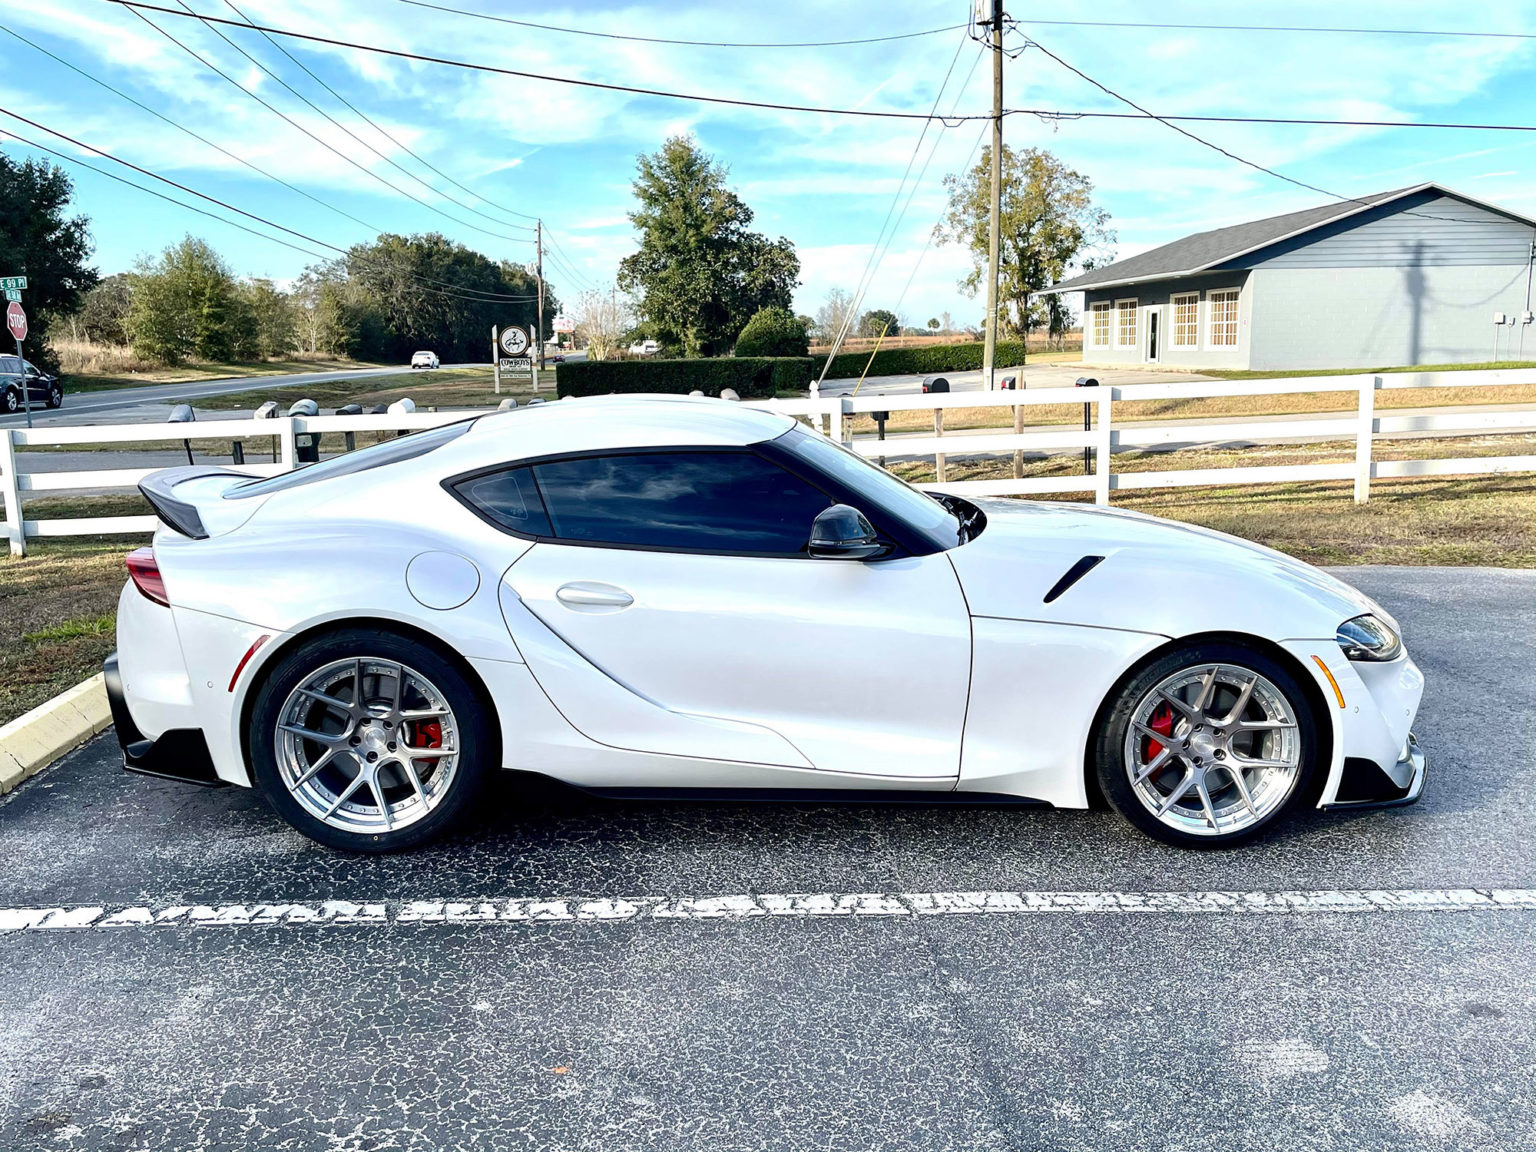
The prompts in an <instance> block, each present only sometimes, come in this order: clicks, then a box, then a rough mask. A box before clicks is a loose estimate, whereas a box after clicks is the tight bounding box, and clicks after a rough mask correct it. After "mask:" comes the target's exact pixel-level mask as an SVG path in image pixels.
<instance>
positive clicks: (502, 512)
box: [454, 468, 550, 536]
mask: <svg viewBox="0 0 1536 1152" xmlns="http://www.w3.org/2000/svg"><path fill="white" fill-rule="evenodd" d="M454 490H455V491H457V492H458V494H459V495H460V496H461V497H463V498H464V499H465V500H468V501H469V502H470V504H472V505H474V507H475V508H476V509H478V510H479V512H480V513H481V515H483V516H484V517H485V518H486V519H487V520H490V521H491V522H492V523H494V524H500V525H501V526H502V527H503V528H510V529H511V530H512V531H514V532H521V533H524V534H525V535H528V536H548V535H550V531H549V517H548V516H546V515H545V514H544V501H543V500H541V499H540V498H539V490H538V488H537V487H536V486H535V485H534V483H533V476H532V475H531V474H530V472H529V470H528V469H527V468H513V469H511V470H510V471H507V472H493V473H491V475H489V476H477V477H474V478H472V479H469V480H465V481H463V482H462V483H459V484H455V485H454Z"/></svg>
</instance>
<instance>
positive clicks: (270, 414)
mask: <svg viewBox="0 0 1536 1152" xmlns="http://www.w3.org/2000/svg"><path fill="white" fill-rule="evenodd" d="M251 417H252V418H253V419H255V420H272V419H275V418H276V417H277V401H276V400H268V401H267V402H266V403H265V404H263V405H261V407H259V408H257V409H256V411H254V412H252V413H251Z"/></svg>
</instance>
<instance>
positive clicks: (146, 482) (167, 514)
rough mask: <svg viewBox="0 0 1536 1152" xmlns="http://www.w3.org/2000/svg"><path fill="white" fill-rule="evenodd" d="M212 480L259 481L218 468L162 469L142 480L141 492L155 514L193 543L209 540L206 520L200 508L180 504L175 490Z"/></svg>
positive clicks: (180, 501) (202, 465)
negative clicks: (200, 481)
mask: <svg viewBox="0 0 1536 1152" xmlns="http://www.w3.org/2000/svg"><path fill="white" fill-rule="evenodd" d="M211 476H229V477H232V478H234V479H238V480H254V479H256V477H254V476H252V475H251V474H250V473H249V472H235V471H233V470H231V469H229V468H220V467H218V466H216V465H208V464H200V465H193V466H191V467H181V468H162V469H161V470H160V471H159V472H153V473H151V474H150V475H148V476H146V477H144V479H142V480H140V481H139V491H140V492H142V493H143V494H144V499H146V500H148V501H149V503H150V505H151V506H152V507H153V508H154V510H155V514H156V515H157V516H159V517H160V519H161V520H163V521H165V523H166V524H167V525H169V526H170V527H171V528H174V529H175V530H176V531H177V532H180V533H181V534H182V535H183V536H189V537H191V538H192V539H193V540H206V539H208V535H209V533H208V529H207V528H205V527H203V518H202V516H201V515H200V514H199V513H198V510H197V505H196V504H193V503H191V502H189V501H187V500H178V499H177V498H176V496H175V489H176V486H177V485H178V484H184V483H186V482H187V481H188V480H204V479H207V478H209V477H211Z"/></svg>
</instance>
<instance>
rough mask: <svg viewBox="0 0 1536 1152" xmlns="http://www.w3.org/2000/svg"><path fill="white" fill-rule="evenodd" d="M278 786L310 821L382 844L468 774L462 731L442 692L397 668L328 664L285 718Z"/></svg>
mask: <svg viewBox="0 0 1536 1152" xmlns="http://www.w3.org/2000/svg"><path fill="white" fill-rule="evenodd" d="M273 747H274V750H275V752H276V760H277V770H278V777H279V779H280V780H281V781H282V783H283V785H284V786H285V787H286V788H287V790H288V792H289V794H290V795H291V796H292V797H293V799H294V801H295V802H296V803H297V804H298V805H299V806H300V807H301V808H302V809H303V810H304V811H305V812H307V813H308V814H309V815H311V816H313V817H314V818H315V819H317V820H319V821H321V822H322V823H324V824H326V825H328V826H329V827H331V828H335V829H337V830H339V831H343V832H354V833H362V834H377V833H382V832H393V831H396V830H398V829H400V828H404V827H408V826H409V825H411V824H415V823H416V822H417V821H419V820H422V819H423V818H425V817H426V816H427V815H428V814H429V813H431V812H432V811H433V809H435V808H436V807H437V806H438V805H439V804H440V803H442V801H443V800H444V798H445V797H446V796H447V795H448V791H449V789H450V788H451V787H452V785H453V781H454V777H455V775H456V773H457V772H458V768H459V749H460V747H461V743H460V738H459V727H458V722H457V720H456V719H455V717H454V714H453V709H452V708H450V707H449V706H448V702H447V699H446V697H445V696H444V695H443V693H442V692H441V691H440V690H439V689H438V687H437V686H436V685H435V684H433V683H432V682H431V681H430V680H428V679H427V678H426V677H425V676H423V675H422V674H421V673H420V672H417V671H416V670H415V669H413V668H411V667H409V666H408V665H405V664H402V663H400V662H398V661H395V660H386V659H376V658H372V657H361V658H354V659H347V660H337V661H335V662H333V663H330V664H327V665H325V666H324V667H322V668H320V669H319V670H318V671H316V672H314V673H312V674H311V675H310V676H308V677H307V678H306V679H304V680H303V681H301V682H300V683H299V685H298V686H297V687H295V688H294V689H293V691H292V692H290V693H289V694H288V698H287V700H285V701H284V702H283V706H282V708H281V709H280V710H279V712H278V722H277V726H276V731H275V732H274V733H273Z"/></svg>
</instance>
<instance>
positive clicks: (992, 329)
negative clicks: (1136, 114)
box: [981, 0, 1003, 392]
mask: <svg viewBox="0 0 1536 1152" xmlns="http://www.w3.org/2000/svg"><path fill="white" fill-rule="evenodd" d="M988 23H990V24H991V26H992V197H991V204H990V206H989V208H988V210H987V337H986V341H987V342H986V348H985V350H984V351H983V353H982V363H981V384H982V387H983V388H985V389H986V390H987V391H988V392H990V391H992V389H993V387H994V379H993V374H994V372H995V370H996V367H997V365H996V363H995V361H996V357H997V263H998V232H999V231H1000V230H1001V228H1002V199H1003V0H992V19H991V20H990V21H988Z"/></svg>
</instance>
